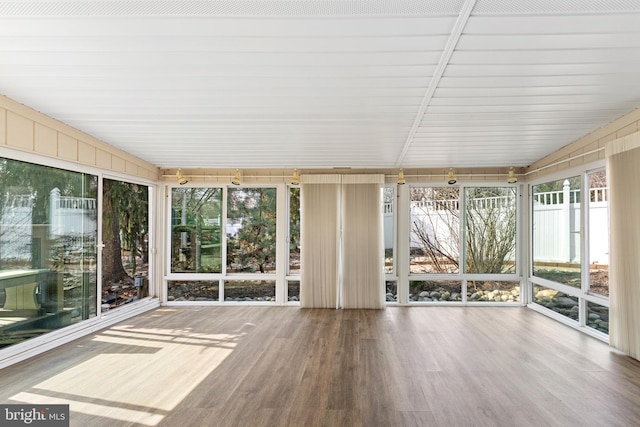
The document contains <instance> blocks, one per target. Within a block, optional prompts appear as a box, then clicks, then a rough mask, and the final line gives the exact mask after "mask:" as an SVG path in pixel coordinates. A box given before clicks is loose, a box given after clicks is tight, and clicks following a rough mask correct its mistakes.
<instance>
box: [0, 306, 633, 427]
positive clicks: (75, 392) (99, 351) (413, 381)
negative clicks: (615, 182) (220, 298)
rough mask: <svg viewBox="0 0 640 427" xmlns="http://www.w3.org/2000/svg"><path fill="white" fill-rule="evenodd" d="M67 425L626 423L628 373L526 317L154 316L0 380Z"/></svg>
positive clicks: (494, 313) (573, 334)
mask: <svg viewBox="0 0 640 427" xmlns="http://www.w3.org/2000/svg"><path fill="white" fill-rule="evenodd" d="M20 402H25V403H32V404H40V403H47V404H53V403H68V404H70V408H71V425H72V426H109V427H114V426H180V427H186V426H198V427H200V426H243V427H244V426H250V427H254V426H367V427H369V426H385V427H386V426H536V427H539V426H563V427H566V426H632V425H639V424H640V362H638V361H635V360H633V359H630V358H628V357H625V356H622V355H620V354H618V353H617V352H615V351H613V350H612V349H611V348H610V347H608V346H607V345H606V344H604V343H602V342H600V341H598V340H596V339H594V338H591V337H589V336H586V335H584V334H581V333H579V332H577V331H575V330H573V329H571V328H568V327H566V326H563V325H561V324H559V323H557V322H555V321H553V320H551V319H549V318H547V317H545V316H543V315H541V314H539V313H536V312H534V311H532V310H530V309H527V308H516V307H511V308H506V307H390V308H387V309H386V310H380V311H374V310H321V309H299V308H292V307H256V306H254V307H250V306H241V307H193V308H161V309H158V310H155V311H152V312H149V313H146V314H143V315H140V316H137V317H135V318H132V319H130V320H128V321H126V322H123V323H121V324H118V325H116V326H114V327H111V328H108V329H105V330H102V331H99V332H97V333H95V334H93V335H91V336H87V337H85V338H82V339H79V340H77V341H74V342H72V343H70V344H67V345H65V346H63V347H60V348H57V349H55V350H52V351H50V352H48V353H46V354H43V355H40V356H38V357H35V358H33V359H30V360H28V361H25V362H22V363H20V364H18V365H14V366H11V367H8V368H5V369H3V370H2V371H0V403H20Z"/></svg>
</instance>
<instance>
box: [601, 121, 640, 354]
mask: <svg viewBox="0 0 640 427" xmlns="http://www.w3.org/2000/svg"><path fill="white" fill-rule="evenodd" d="M606 154H607V177H608V179H609V194H610V198H609V213H610V240H611V243H610V253H609V259H610V281H609V283H610V287H609V303H610V308H609V320H610V323H609V342H610V344H611V345H612V346H614V347H616V348H618V349H619V350H621V351H623V352H625V353H627V354H629V355H630V356H631V357H633V358H635V359H640V133H634V134H631V135H628V136H626V137H623V138H620V139H617V140H615V141H613V142H611V143H609V144H608V145H607V147H606Z"/></svg>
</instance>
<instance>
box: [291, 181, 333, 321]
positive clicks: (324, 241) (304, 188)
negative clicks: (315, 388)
mask: <svg viewBox="0 0 640 427" xmlns="http://www.w3.org/2000/svg"><path fill="white" fill-rule="evenodd" d="M340 181H341V180H340V175H303V176H302V177H301V183H300V250H301V257H300V261H301V265H302V271H301V278H300V279H301V280H300V306H301V307H313V308H331V307H337V304H338V292H337V283H338V280H339V270H338V265H339V263H338V261H339V256H338V255H339V254H338V253H337V252H336V248H338V247H339V241H340V239H339V236H340V234H339V231H340V230H339V228H338V226H339V214H340V210H339V206H340V198H339V195H340V193H339V190H340Z"/></svg>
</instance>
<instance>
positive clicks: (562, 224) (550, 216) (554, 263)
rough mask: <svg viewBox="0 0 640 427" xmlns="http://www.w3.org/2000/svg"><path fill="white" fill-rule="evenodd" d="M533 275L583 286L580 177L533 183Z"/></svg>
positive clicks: (574, 285) (577, 286)
mask: <svg viewBox="0 0 640 427" xmlns="http://www.w3.org/2000/svg"><path fill="white" fill-rule="evenodd" d="M532 240H533V243H532V245H533V275H534V276H537V277H541V278H544V279H547V280H552V281H554V282H557V283H563V284H565V285H569V286H573V287H576V288H579V287H580V286H581V279H580V277H581V266H580V177H577V176H576V177H573V178H568V179H561V180H557V181H550V182H546V183H544V184H538V185H534V186H533V239H532Z"/></svg>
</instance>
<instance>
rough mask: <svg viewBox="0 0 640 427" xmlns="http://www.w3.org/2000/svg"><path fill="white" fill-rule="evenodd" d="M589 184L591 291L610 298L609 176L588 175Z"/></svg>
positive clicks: (599, 172)
mask: <svg viewBox="0 0 640 427" xmlns="http://www.w3.org/2000/svg"><path fill="white" fill-rule="evenodd" d="M588 182H589V199H588V204H589V269H590V270H589V291H590V292H592V293H594V294H598V295H603V296H607V297H608V296H609V201H608V199H607V174H606V172H605V171H598V172H594V173H591V174H589V175H588Z"/></svg>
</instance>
